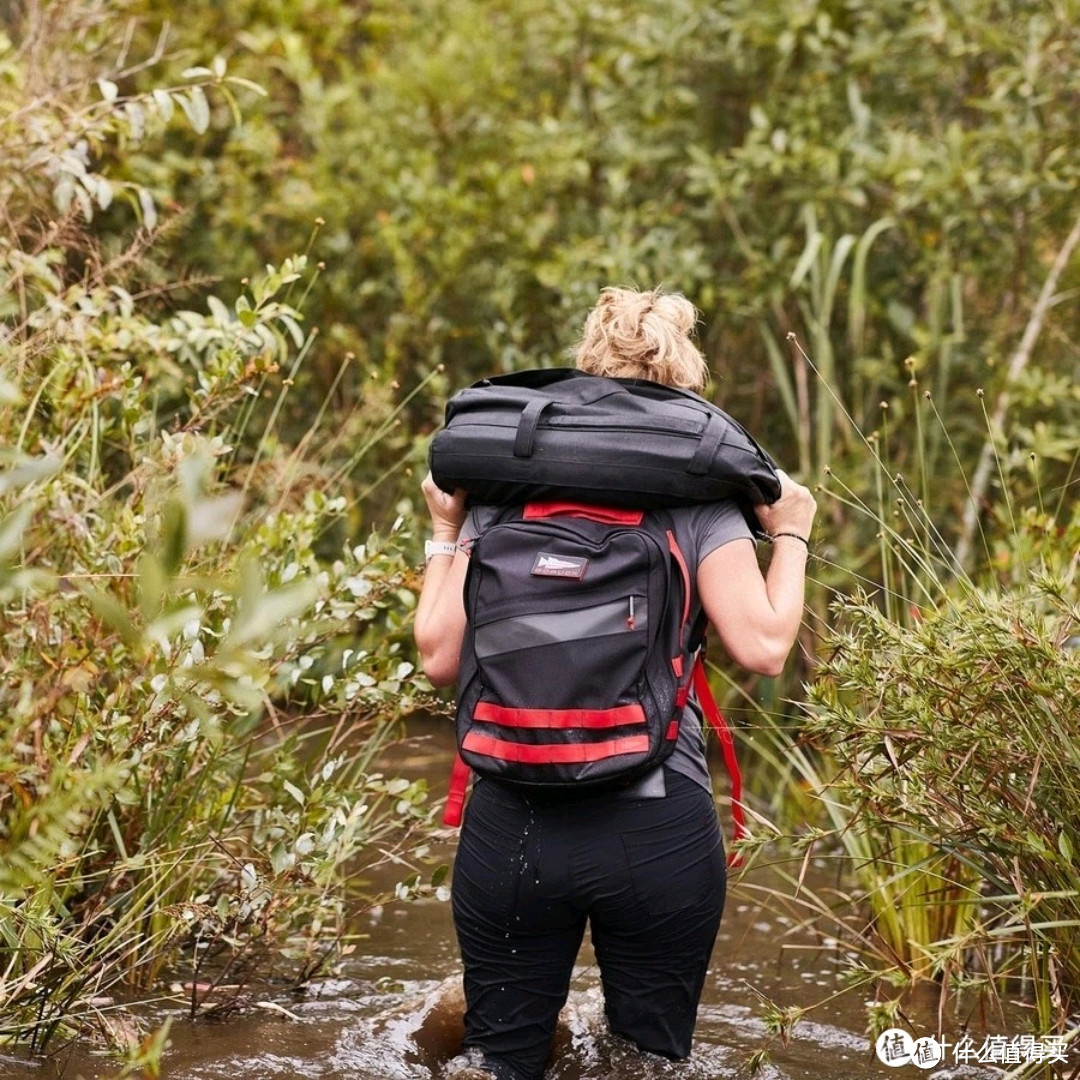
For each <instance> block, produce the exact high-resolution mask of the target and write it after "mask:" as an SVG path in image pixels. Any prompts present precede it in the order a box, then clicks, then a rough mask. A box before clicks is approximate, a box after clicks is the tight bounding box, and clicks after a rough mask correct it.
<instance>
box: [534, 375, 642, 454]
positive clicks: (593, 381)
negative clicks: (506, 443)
mask: <svg viewBox="0 0 1080 1080" xmlns="http://www.w3.org/2000/svg"><path fill="white" fill-rule="evenodd" d="M573 387H574V390H575V391H576V393H575V395H574V397H575V399H576V400H575V401H574V402H573V403H574V404H575V405H592V404H593V403H594V402H597V401H600V400H601V398H606V397H610V396H611V395H612V394H626V393H629V391H628V390H627V389H626V387H625V386H622V385H621V384H620V383H617V382H615V381H614V380H612V379H605V378H600V377H597V376H592V377H590V378H588V379H587V380H586V379H583V380H582V381H581V382H575V383H574V384H573ZM555 403H556V399H555V398H550V397H536V398H533V399H532V401H530V402H528V403H527V404H526V406H525V408H524V409H522V410H521V419H520V420H518V426H517V435H515V436H514V457H519V458H520V457H532V452H533V443H534V442H535V439H536V428H537V425H538V424H539V423H540V414H541V413H542V412H543V411H544V410H545V409H546V408H547V407H548V406H549V405H554V404H555Z"/></svg>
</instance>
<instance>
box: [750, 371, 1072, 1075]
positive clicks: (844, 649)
mask: <svg viewBox="0 0 1080 1080" xmlns="http://www.w3.org/2000/svg"><path fill="white" fill-rule="evenodd" d="M807 360H808V358H807ZM808 362H809V361H808ZM913 382H914V379H913ZM913 390H915V391H916V393H917V390H918V388H917V385H916V386H913ZM918 400H921V401H922V402H923V403H924V405H923V407H924V408H925V409H926V411H927V413H928V420H929V422H930V423H933V424H937V425H938V427H939V430H938V431H937V432H936V436H937V438H938V439H940V440H941V442H942V443H943V444H944V445H946V446H947V445H949V444H950V438H949V433H948V431H947V430H946V427H945V425H944V423H943V422H942V420H941V418H940V417H939V416H938V415H937V413H936V410H934V408H933V406H932V402H931V399H930V396H929V395H920V397H919V398H917V399H916V401H918ZM883 411H884V410H883ZM909 423H911V424H914V420H913V419H912V420H910V421H909ZM890 434H893V435H894V437H895V433H889V432H887V431H886V432H885V433H884V434H882V433H880V432H879V433H878V434H877V435H876V436H875V437H868V438H867V439H866V440H865V441H864V452H865V455H866V458H867V460H868V461H869V462H870V464H871V466H872V469H873V473H874V476H873V477H872V480H871V483H870V484H868V485H866V487H867V488H868V489H869V492H870V494H869V495H864V494H861V493H860V492H859V491H858V490H856V489H855V488H854V487H853V486H851V485H850V484H849V483H847V482H845V480H844V479H843V477H842V476H841V475H840V472H841V470H839V469H834V470H830V473H829V475H828V478H827V482H826V483H825V484H824V485H823V486H822V494H823V498H824V499H826V500H828V501H831V502H832V503H833V505H834V506H836V507H838V508H839V509H840V512H841V513H842V514H843V515H845V516H849V517H850V516H855V517H859V516H861V517H862V518H863V519H864V520H866V521H867V522H869V523H871V524H872V526H873V527H874V528H875V529H876V530H877V532H878V534H879V540H880V565H879V567H878V569H877V571H876V573H874V572H871V570H872V568H868V569H867V570H865V571H863V572H861V573H856V572H853V571H852V570H851V569H850V568H845V567H844V566H843V565H842V559H843V556H842V555H840V554H835V555H834V556H833V557H832V560H831V561H833V563H834V565H832V566H831V567H829V566H823V561H822V560H823V558H825V559H827V558H829V556H828V555H825V556H823V557H822V558H819V560H818V564H817V565H818V567H819V573H820V576H821V578H822V579H824V580H827V581H830V582H836V583H839V584H838V585H834V586H832V590H833V601H832V603H831V605H830V609H829V618H828V620H827V623H826V624H824V627H823V628H822V626H821V625H818V626H815V630H816V631H817V632H818V635H819V636H818V638H817V641H816V656H817V663H816V667H815V669H814V671H813V673H812V677H811V679H810V681H809V683H808V684H807V686H806V688H805V695H804V700H803V701H802V702H801V707H800V711H801V714H802V715H801V720H800V723H799V730H798V734H797V736H796V737H795V738H793V737H792V736H791V734H790V732H787V731H784V730H782V729H781V728H780V727H778V726H776V725H773V726H772V740H771V744H770V745H769V746H768V748H767V760H768V761H769V762H771V766H772V768H773V770H774V776H779V777H780V778H781V779H782V780H783V781H784V782H785V783H788V784H790V785H791V786H792V788H794V789H797V790H798V792H799V796H798V797H799V799H800V800H801V803H800V804H801V805H803V806H806V805H807V795H808V794H809V796H810V804H811V806H812V804H813V802H814V801H816V803H817V809H816V811H814V810H811V811H810V813H811V814H812V817H811V821H810V823H809V825H808V826H804V827H801V828H800V827H798V826H796V827H794V828H793V829H792V830H791V831H790V832H789V833H788V835H787V838H786V839H787V843H788V844H790V845H793V848H794V850H793V852H792V854H793V855H794V856H796V857H797V858H798V859H799V862H798V863H797V869H796V870H795V871H793V872H790V873H788V875H787V876H788V880H789V882H790V890H789V892H788V894H787V902H788V903H789V904H790V903H794V904H795V905H796V907H797V909H798V910H800V911H801V912H802V913H803V915H804V916H805V917H806V919H807V921H808V922H822V921H824V924H825V925H826V926H827V927H828V932H829V933H831V934H836V935H837V936H839V937H841V938H842V939H844V940H846V941H847V942H848V944H849V946H850V947H851V948H852V949H853V950H854V955H855V956H857V958H858V959H857V967H858V971H859V977H860V980H861V981H865V980H866V978H867V977H868V976H869V977H872V978H873V979H875V980H877V981H878V982H879V983H880V984H882V985H887V986H898V987H912V986H915V985H916V984H918V983H919V982H923V981H926V980H936V981H937V982H938V983H939V984H940V985H941V988H942V995H943V1006H942V1009H943V1015H944V1012H945V1009H944V1005H945V999H946V998H947V996H948V995H949V993H950V992H951V991H952V990H954V989H956V988H959V987H964V988H965V989H971V988H972V987H978V988H981V989H982V990H983V991H984V992H985V993H987V994H988V995H989V996H990V997H991V998H992V999H995V998H997V997H999V996H1001V995H1005V994H1009V995H1010V996H1017V995H1019V996H1020V997H1021V998H1022V1000H1024V1001H1025V1002H1026V1003H1027V1004H1028V1006H1029V1008H1030V1010H1031V1013H1032V1016H1031V1028H1032V1030H1033V1031H1034V1032H1035V1033H1036V1034H1044V1035H1045V1034H1051V1033H1056V1032H1057V1033H1060V1032H1072V1035H1073V1036H1075V1034H1076V1027H1077V1017H1078V1015H1080V945H1078V943H1080V885H1078V880H1080V876H1078V872H1077V862H1076V859H1077V852H1078V851H1080V780H1078V777H1080V769H1078V766H1080V709H1078V708H1077V701H1078V700H1080V654H1078V652H1077V650H1076V649H1075V648H1074V645H1075V641H1076V635H1077V632H1078V626H1080V602H1078V599H1077V598H1078V589H1077V584H1078V583H1077V572H1078V561H1080V512H1078V511H1077V508H1076V503H1075V501H1073V500H1069V499H1068V498H1066V497H1065V489H1064V488H1063V489H1062V494H1061V497H1060V498H1059V499H1058V502H1057V505H1056V506H1055V507H1051V508H1049V509H1048V508H1046V507H1045V506H1043V507H1040V506H1028V507H1023V506H1021V505H1020V504H1019V501H1020V498H1022V496H1021V492H1023V491H1025V490H1026V489H1027V485H1028V484H1029V483H1030V476H1031V474H1030V471H1029V470H1027V469H1025V464H1026V463H1024V462H1021V461H1018V460H1017V456H1015V455H1014V457H1013V458H1012V459H1011V460H1010V459H1008V458H1006V456H1005V455H1004V454H1000V455H999V458H998V461H999V476H998V480H999V484H1000V489H1001V491H1002V492H1003V498H1002V501H1001V505H1000V509H999V510H998V511H997V512H996V513H993V514H992V515H991V516H990V519H989V521H987V522H986V523H985V524H984V525H983V529H982V534H981V535H982V540H983V545H984V547H983V551H984V559H983V561H982V563H981V568H975V569H973V570H971V571H970V572H969V571H968V570H967V569H966V568H965V567H964V566H962V565H961V564H960V563H959V562H958V561H957V559H956V557H955V555H954V553H953V550H952V549H951V547H950V542H949V538H948V537H947V536H946V535H945V530H944V528H943V527H942V526H941V525H939V522H941V521H943V520H944V515H943V514H942V511H941V508H940V507H937V506H935V505H934V500H935V497H939V496H940V495H941V493H942V492H943V491H944V490H946V489H944V488H942V487H941V486H939V484H938V480H939V479H940V477H939V476H929V475H923V476H921V477H920V476H919V475H918V474H916V476H915V478H914V479H913V480H912V482H911V483H909V481H908V480H907V478H906V477H905V476H904V475H902V474H901V473H898V472H896V471H895V469H894V468H891V467H890V466H889V463H888V461H887V455H888V446H887V440H888V437H889V435H890ZM902 434H903V437H904V438H906V439H911V440H912V442H913V443H914V451H913V452H909V453H908V459H909V461H912V462H914V463H915V468H916V470H918V469H919V468H920V465H919V463H920V462H921V461H923V460H925V459H924V458H922V457H921V455H920V452H919V448H920V447H921V446H922V444H923V440H925V438H926V436H927V432H926V430H925V428H924V427H921V426H919V425H915V430H914V431H912V430H911V428H910V427H909V429H908V430H907V431H905V432H904V433H902ZM995 436H996V433H995V432H993V431H991V432H990V434H989V436H988V437H990V438H995ZM956 467H957V468H958V469H960V470H961V471H962V468H963V466H962V463H961V462H960V461H957V462H956ZM1064 483H1065V484H1066V485H1067V484H1068V483H1069V479H1068V473H1067V470H1066V472H1065V480H1064ZM913 489H914V490H913ZM1009 492H1012V493H1013V494H1012V497H1011V498H1009V497H1008V494H1009ZM835 519H836V515H834V520H835ZM826 543H827V541H826ZM833 551H835V548H834V549H833ZM762 719H764V720H766V722H767V718H764V717H763V718H762ZM773 835H774V837H775V836H776V835H777V834H776V833H775V832H774V834H773ZM760 842H761V843H765V842H766V841H765V838H764V834H763V838H762V840H761V841H760ZM812 858H814V859H828V860H835V861H836V862H838V863H839V865H840V866H841V867H842V873H841V880H842V881H843V882H844V883H846V885H845V888H844V889H843V890H836V891H834V892H832V893H830V894H829V895H828V896H825V895H822V894H820V893H813V892H812V891H810V890H809V889H808V888H807V887H806V884H805V870H806V867H807V865H808V863H809V861H810V860H811V859H812ZM874 1017H876V1020H875V1019H874ZM874 1017H871V1023H872V1024H873V1023H875V1022H878V1021H880V1022H884V1021H885V1020H886V1019H891V1020H892V1021H895V1004H894V1007H893V1008H892V1009H891V1010H890V1009H884V1010H881V1009H879V1010H877V1012H876V1013H875V1014H874ZM1037 1071H1038V1070H1037V1069H1033V1070H1031V1072H1032V1074H1034V1073H1035V1072H1037ZM1021 1072H1023V1070H1021ZM1018 1075H1020V1073H1018Z"/></svg>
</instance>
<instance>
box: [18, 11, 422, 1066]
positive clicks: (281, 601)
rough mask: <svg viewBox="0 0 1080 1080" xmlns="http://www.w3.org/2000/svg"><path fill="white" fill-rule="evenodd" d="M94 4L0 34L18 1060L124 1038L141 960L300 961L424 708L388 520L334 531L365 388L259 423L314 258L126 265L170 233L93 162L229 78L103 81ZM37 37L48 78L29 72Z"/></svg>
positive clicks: (415, 812)
mask: <svg viewBox="0 0 1080 1080" xmlns="http://www.w3.org/2000/svg"><path fill="white" fill-rule="evenodd" d="M101 10H102V9H101V8H100V7H99V6H96V5H93V4H86V5H50V6H42V7H40V8H39V7H37V6H36V5H29V6H28V9H27V15H26V18H27V20H29V23H28V29H27V30H26V37H25V39H24V41H23V44H22V46H21V47H20V48H19V49H15V48H14V47H13V46H12V45H11V43H10V42H9V41H8V40H7V39H0V80H2V81H3V82H4V83H5V84H6V85H8V86H9V87H12V88H14V89H15V90H16V91H17V93H15V94H13V95H12V96H11V97H8V96H5V98H4V101H5V104H4V105H3V106H0V161H2V162H3V164H2V165H0V201H3V202H4V204H5V208H6V216H5V230H4V232H3V235H2V236H0V281H2V282H3V288H2V290H0V296H2V297H3V300H2V301H0V303H2V307H0V320H2V321H0V342H2V351H0V399H2V401H3V406H4V407H3V409H2V410H0V619H2V626H3V635H4V649H3V651H2V656H0V968H2V970H3V971H4V979H3V981H2V982H0V1039H5V1038H6V1039H12V1038H21V1039H27V1040H29V1042H30V1044H31V1046H32V1047H33V1048H35V1049H39V1050H40V1049H43V1048H45V1047H46V1046H47V1045H48V1044H49V1043H50V1041H51V1040H52V1039H53V1038H54V1037H55V1036H56V1034H57V1033H58V1032H71V1031H78V1032H81V1033H83V1034H90V1035H95V1036H97V1037H99V1038H101V1039H102V1040H104V1041H105V1042H108V1043H116V1042H117V1041H121V1042H125V1043H126V1042H129V1041H130V1040H128V1039H127V1036H124V1037H123V1038H121V1035H120V1034H118V1032H120V1033H123V1032H124V1031H126V1030H129V1027H128V1026H126V1025H125V1024H123V1023H119V1022H117V1020H116V1017H115V1014H116V1012H117V1010H118V1009H120V1008H121V1005H122V1002H123V1000H124V999H125V998H126V997H127V996H129V995H130V994H131V993H133V992H134V991H136V990H137V989H139V988H144V987H147V986H150V985H151V984H153V983H155V982H156V981H157V980H159V979H160V978H161V977H162V976H163V975H165V974H166V973H171V972H178V971H185V970H186V971H187V972H189V974H190V976H191V983H192V985H193V986H195V987H197V986H199V985H200V982H202V983H205V982H206V981H207V980H209V981H211V982H220V981H223V980H224V981H228V982H230V983H236V982H239V983H243V982H245V981H246V980H248V979H250V978H252V977H258V978H267V977H270V976H271V975H272V974H280V975H281V976H282V977H283V978H286V979H288V980H290V981H292V982H302V981H304V980H306V979H308V978H310V977H311V976H312V975H313V974H315V973H316V972H317V971H319V970H320V969H322V968H323V967H324V966H325V965H326V964H328V963H332V962H333V960H334V958H335V957H336V956H337V955H339V953H340V948H341V947H342V936H343V934H344V932H345V929H346V926H347V905H348V904H349V903H351V902H353V901H354V900H355V899H356V897H355V896H352V895H351V893H352V892H353V890H351V889H350V888H349V880H350V878H351V876H352V875H353V873H355V871H356V869H357V868H358V866H359V865H361V864H362V863H363V862H364V858H361V856H362V853H363V852H364V851H365V850H366V851H368V852H370V853H371V854H369V855H368V856H366V859H367V861H368V862H370V860H372V859H374V858H378V857H380V856H377V855H375V854H374V850H375V847H378V848H381V849H383V850H384V851H385V850H394V849H395V848H396V847H398V846H399V845H402V844H404V843H406V842H407V839H408V836H409V832H410V829H411V828H412V827H414V826H416V825H418V824H422V823H423V822H425V821H426V819H427V809H426V805H425V789H424V785H423V784H422V783H421V782H410V781H406V780H399V779H395V778H392V777H387V776H385V775H383V774H382V773H381V772H380V771H379V767H378V756H379V754H380V752H381V751H382V750H383V749H384V748H385V747H386V745H387V744H388V742H389V741H390V740H391V739H393V738H394V737H395V734H396V732H397V730H398V728H397V722H398V720H399V718H400V717H401V716H402V715H403V714H404V713H407V712H408V711H409V710H410V709H411V708H413V707H414V706H415V705H416V703H417V701H418V700H419V699H421V698H422V696H423V691H422V690H419V689H418V687H417V685H416V684H414V677H413V676H414V673H413V665H412V663H411V661H410V659H409V656H408V655H407V654H406V653H405V652H404V650H403V641H404V640H405V633H404V627H403V623H404V621H405V619H406V618H407V617H408V612H409V608H410V604H411V600H412V595H413V594H412V591H411V586H412V584H413V579H412V571H411V570H410V569H409V567H408V565H407V563H406V561H405V558H404V550H405V549H407V548H409V547H411V543H410V541H409V534H408V529H407V527H406V526H405V524H404V522H403V521H401V520H398V521H396V522H395V523H394V524H393V525H392V526H391V527H390V528H389V529H388V530H384V531H383V532H382V533H379V532H374V531H371V530H370V527H368V529H367V532H368V535H367V538H366V539H365V540H364V541H363V542H358V541H357V540H356V539H355V537H356V536H357V534H358V531H359V530H361V529H362V528H363V527H364V525H363V521H362V519H361V517H360V515H359V513H358V511H357V508H356V507H357V499H356V491H355V489H354V488H352V487H351V485H350V484H349V483H347V482H345V481H344V479H343V477H345V476H347V475H348V472H349V466H350V464H351V463H353V464H354V463H355V460H357V445H359V446H361V447H362V446H363V445H365V444H366V445H372V444H374V443H376V442H377V441H378V438H379V434H380V432H382V431H384V430H385V429H386V425H387V423H388V419H387V416H388V414H389V416H390V418H391V419H392V417H393V408H392V407H391V408H390V409H386V408H385V404H386V402H387V401H388V400H392V391H391V390H390V389H389V388H387V387H384V386H382V385H379V384H373V387H372V393H371V395H370V399H369V401H368V402H366V403H365V404H364V407H363V408H357V409H355V410H353V412H352V413H350V414H349V415H348V416H343V417H341V419H340V422H339V423H337V424H335V425H330V424H324V423H323V421H324V419H325V417H326V416H327V415H328V413H329V409H330V404H331V403H330V402H329V401H327V402H324V403H323V407H322V408H321V409H319V410H318V411H317V412H316V413H314V414H313V415H311V416H309V423H308V425H307V428H306V430H305V437H304V441H303V442H302V443H301V444H300V445H295V446H293V445H289V444H288V443H287V442H285V441H284V440H283V439H282V438H281V437H280V434H279V432H278V430H277V429H276V426H275V421H276V418H277V417H278V416H279V415H280V412H281V409H282V407H283V404H284V402H285V401H286V400H287V399H288V396H289V393H290V391H291V389H292V387H293V382H294V378H293V377H294V376H295V374H296V372H297V371H298V370H299V369H300V367H301V366H302V364H303V362H304V360H305V357H306V356H307V355H308V353H309V351H310V348H311V343H312V340H313V335H312V333H311V332H309V331H306V330H305V329H303V321H304V320H303V313H302V310H301V308H300V306H298V303H297V301H298V300H302V297H301V296H299V295H298V292H299V291H300V290H303V289H306V288H309V287H310V283H311V280H312V278H313V277H314V276H316V275H317V272H318V269H317V267H312V266H310V265H309V263H308V261H307V259H306V258H305V257H304V256H302V255H300V256H296V257H293V258H289V259H286V260H283V261H282V262H281V263H280V265H278V266H276V267H275V266H268V267H266V268H265V270H264V271H262V272H261V273H259V274H257V275H252V276H251V278H250V280H249V281H247V282H246V283H245V287H244V288H243V289H242V291H241V292H240V293H239V295H235V296H229V297H227V298H222V297H221V296H219V295H216V294H214V293H211V292H209V291H208V290H207V289H206V288H205V286H201V287H200V286H199V284H198V283H196V282H191V281H187V282H181V283H179V284H170V283H169V282H154V281H153V280H150V281H147V280H145V279H144V277H143V275H145V274H147V273H149V275H150V277H151V278H153V277H154V275H155V274H157V273H158V272H160V270H161V269H162V268H164V267H166V266H167V262H168V260H167V259H166V258H164V256H162V255H161V254H156V255H155V259H156V260H157V266H156V267H154V266H152V265H150V264H149V263H148V259H147V255H146V253H147V251H148V250H152V248H151V247H150V245H151V244H153V243H157V244H159V246H164V247H165V248H166V250H167V240H168V225H167V224H164V223H163V222H162V220H161V218H160V217H158V212H159V209H160V208H159V206H158V201H157V199H156V198H155V196H154V194H153V193H152V192H151V191H150V190H149V189H147V188H146V187H144V186H142V185H140V184H138V183H136V182H135V181H134V180H118V179H117V178H116V176H115V175H114V174H113V172H112V171H111V170H110V166H109V162H110V161H112V162H116V161H118V160H119V161H123V160H124V159H125V156H128V155H133V154H135V153H137V152H139V149H138V148H140V147H141V148H147V147H149V146H151V145H153V142H154V140H155V139H157V138H160V135H161V132H162V131H163V130H164V127H165V125H167V124H169V123H176V122H178V121H179V120H184V121H185V122H187V123H189V124H190V125H191V126H192V127H193V128H194V129H195V130H196V131H200V130H203V129H204V128H205V126H206V121H207V116H208V109H209V107H210V106H209V104H208V97H207V95H208V94H214V93H217V94H226V95H228V94H229V93H230V86H231V85H232V84H230V82H229V78H230V77H229V76H227V75H226V74H225V72H224V69H223V68H222V67H221V65H220V64H218V65H215V66H214V67H211V68H208V69H197V70H194V71H191V72H189V73H188V77H187V78H186V80H185V81H184V82H183V84H182V85H180V86H174V87H166V88H155V89H153V90H148V91H146V92H145V93H144V92H136V93H131V94H128V93H126V92H124V91H123V90H122V89H121V85H120V84H121V83H122V82H123V78H122V77H121V76H120V75H115V76H114V73H112V72H111V71H107V72H106V74H101V73H100V69H96V68H95V63H96V61H97V59H98V58H97V57H96V56H95V54H94V49H95V42H99V41H100V39H99V36H98V35H99V30H100V28H101V26H102V25H104V24H103V23H101V22H99V20H98V16H99V15H100V14H101ZM35 18H36V19H37V20H38V21H37V22H33V19H35ZM43 43H47V44H48V45H51V46H54V47H55V46H56V45H57V44H59V43H63V44H65V45H67V46H69V47H70V48H69V49H60V50H59V52H58V53H56V54H53V53H51V52H49V51H48V50H44V45H43ZM43 50H44V51H43ZM39 55H40V56H42V57H45V56H49V57H53V56H55V55H59V56H62V57H63V58H64V64H65V76H66V77H65V79H64V80H63V81H57V82H55V83H52V84H49V83H48V82H47V81H45V82H44V83H43V81H42V80H43V79H44V78H45V76H46V75H47V74H48V65H47V64H46V62H45V60H42V66H41V67H40V68H36V67H35V66H34V64H33V61H34V59H35V57H37V56H39ZM54 73H55V72H54ZM20 94H21V95H22V96H20ZM116 172H122V170H116ZM118 192H122V193H125V194H127V195H128V196H129V197H130V206H131V209H130V211H129V212H128V214H127V215H126V216H123V215H116V213H115V207H114V206H113V199H114V198H115V197H116V195H117V193H118ZM110 214H112V215H114V216H113V217H112V218H110V220H109V221H108V222H106V221H104V220H103V218H105V217H106V216H108V215H110ZM133 214H135V215H137V217H136V216H133ZM156 218H157V220H155V219H156ZM140 222H141V224H140ZM173 258H174V259H175V258H177V253H173ZM148 265H150V270H149V271H148V270H147V267H148ZM184 295H186V296H190V297H191V298H192V300H193V303H191V304H190V305H189V306H187V307H185V306H182V305H181V303H180V302H179V298H180V297H181V296H184ZM343 362H347V361H343ZM353 439H359V442H358V444H357V443H353V442H352V440H353ZM358 859H359V862H358ZM192 995H193V996H192V1003H191V1004H192V1009H193V1010H195V1009H197V1008H198V1007H199V1006H200V1004H201V1003H200V1001H199V998H198V992H197V990H193V991H192ZM103 1001H108V1002H110V1003H111V1004H109V1005H107V1006H103V1005H102V1002H103ZM150 1045H151V1046H157V1047H158V1049H160V1040H158V1041H157V1042H154V1043H152V1044H150ZM129 1048H130V1047H129Z"/></svg>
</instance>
